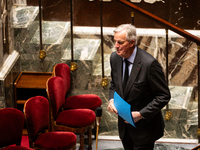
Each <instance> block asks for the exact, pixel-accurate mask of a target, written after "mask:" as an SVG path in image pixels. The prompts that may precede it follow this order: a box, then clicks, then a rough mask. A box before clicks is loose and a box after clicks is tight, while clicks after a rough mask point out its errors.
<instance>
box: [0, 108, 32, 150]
mask: <svg viewBox="0 0 200 150" xmlns="http://www.w3.org/2000/svg"><path fill="white" fill-rule="evenodd" d="M0 121H1V123H0V149H1V150H33V149H31V148H28V147H24V146H21V139H22V131H23V127H24V114H23V113H22V112H21V111H20V110H18V109H16V108H2V109H0Z"/></svg>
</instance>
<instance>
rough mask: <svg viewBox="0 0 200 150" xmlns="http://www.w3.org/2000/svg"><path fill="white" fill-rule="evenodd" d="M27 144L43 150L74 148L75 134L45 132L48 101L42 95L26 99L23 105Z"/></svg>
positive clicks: (47, 126)
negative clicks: (27, 137)
mask: <svg viewBox="0 0 200 150" xmlns="http://www.w3.org/2000/svg"><path fill="white" fill-rule="evenodd" d="M24 115H25V119H26V123H27V130H28V136H29V144H30V146H31V147H33V148H36V149H37V148H39V149H45V150H69V149H70V150H71V149H73V150H75V148H76V135H75V134H74V133H72V132H59V131H58V132H46V131H47V129H49V127H50V126H49V102H48V100H47V99H46V98H45V97H43V96H35V97H32V98H30V99H28V100H27V101H26V103H25V105H24Z"/></svg>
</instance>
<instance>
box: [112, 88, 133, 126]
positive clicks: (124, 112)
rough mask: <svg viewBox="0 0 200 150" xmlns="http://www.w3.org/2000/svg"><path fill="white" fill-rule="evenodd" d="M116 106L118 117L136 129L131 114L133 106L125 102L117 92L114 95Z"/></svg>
mask: <svg viewBox="0 0 200 150" xmlns="http://www.w3.org/2000/svg"><path fill="white" fill-rule="evenodd" d="M114 106H115V108H116V109H117V111H118V115H119V116H120V117H122V118H123V119H124V120H126V121H127V122H128V123H130V124H131V125H132V126H134V127H135V128H136V126H135V123H134V121H133V117H132V114H131V105H130V104H129V103H127V102H126V101H125V100H123V99H122V98H121V97H120V96H119V94H118V93H117V92H115V93H114Z"/></svg>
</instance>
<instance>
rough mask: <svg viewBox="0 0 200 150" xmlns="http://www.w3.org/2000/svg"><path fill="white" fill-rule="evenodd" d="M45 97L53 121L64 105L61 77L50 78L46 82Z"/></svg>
mask: <svg viewBox="0 0 200 150" xmlns="http://www.w3.org/2000/svg"><path fill="white" fill-rule="evenodd" d="M46 89H47V95H48V99H49V102H50V106H51V109H52V115H53V116H52V117H53V118H54V119H55V118H56V116H57V114H58V113H59V111H60V110H61V109H62V107H63V105H64V103H65V92H64V82H63V79H62V78H61V77H57V76H56V77H51V78H49V79H48V80H47V88H46Z"/></svg>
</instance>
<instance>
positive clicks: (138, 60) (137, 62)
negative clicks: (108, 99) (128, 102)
mask: <svg viewBox="0 0 200 150" xmlns="http://www.w3.org/2000/svg"><path fill="white" fill-rule="evenodd" d="M141 67H142V66H141V57H140V50H139V48H138V49H137V54H136V57H135V60H134V63H133V67H132V70H131V73H130V76H129V78H128V82H127V85H126V88H125V92H124V98H125V97H126V95H127V94H128V92H129V90H130V89H131V87H132V85H133V83H134V82H135V80H136V78H137V76H138V74H139V72H140V70H141Z"/></svg>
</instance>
